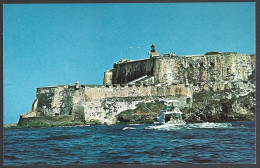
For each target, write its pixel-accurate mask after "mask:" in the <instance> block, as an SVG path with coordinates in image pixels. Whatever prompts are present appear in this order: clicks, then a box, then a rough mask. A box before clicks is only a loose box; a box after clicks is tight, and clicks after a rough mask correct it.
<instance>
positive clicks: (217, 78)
mask: <svg viewBox="0 0 260 168" xmlns="http://www.w3.org/2000/svg"><path fill="white" fill-rule="evenodd" d="M149 54H150V58H148V59H143V60H138V61H130V60H125V59H124V60H121V61H120V62H118V63H115V64H114V66H113V69H111V70H108V71H106V72H104V80H103V85H95V86H93V85H79V83H78V82H76V84H75V85H59V86H56V87H44V88H37V93H36V99H35V101H34V102H33V105H32V112H30V113H25V114H24V115H23V116H22V117H24V118H26V117H41V116H71V115H74V114H75V113H82V114H84V118H85V121H86V122H89V121H91V120H99V121H100V122H101V123H108V124H113V123H115V122H116V115H117V114H119V113H120V112H122V111H125V110H128V109H134V108H136V105H137V104H138V103H140V102H151V101H156V100H167V99H169V100H172V99H174V100H178V101H179V103H176V104H175V105H176V106H177V107H191V106H192V101H193V98H192V96H193V93H195V92H200V91H202V90H206V91H208V90H211V91H219V90H225V89H229V90H230V89H232V88H233V87H234V85H237V83H238V82H240V83H241V82H242V83H246V82H247V80H248V78H249V77H250V76H252V75H254V69H255V55H250V54H237V53H234V52H232V53H218V52H208V53H206V54H205V55H193V56H177V55H176V54H164V55H162V56H159V54H158V53H157V52H156V51H155V50H153V51H152V50H151V52H149Z"/></svg>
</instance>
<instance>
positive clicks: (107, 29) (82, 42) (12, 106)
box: [3, 3, 255, 124]
mask: <svg viewBox="0 0 260 168" xmlns="http://www.w3.org/2000/svg"><path fill="white" fill-rule="evenodd" d="M3 19H4V58H3V59H4V124H7V123H13V122H17V121H18V119H19V115H20V114H23V113H24V112H26V111H30V110H31V104H32V102H33V101H34V99H35V96H36V88H37V87H45V86H53V85H61V84H74V83H75V81H76V80H78V81H79V83H80V84H102V81H103V72H104V71H106V70H108V69H112V67H113V63H114V62H117V61H119V60H120V59H121V58H126V59H132V60H136V59H144V58H148V51H149V49H150V46H151V44H152V43H153V44H154V45H155V46H156V50H157V51H158V52H159V53H160V54H163V53H169V52H171V53H176V54H177V55H192V54H204V53H205V52H207V51H219V52H231V51H233V52H238V53H255V4H254V3H153V4H136V3H133V4H17V5H16V4H7V5H6V4H5V5H4V16H3Z"/></svg>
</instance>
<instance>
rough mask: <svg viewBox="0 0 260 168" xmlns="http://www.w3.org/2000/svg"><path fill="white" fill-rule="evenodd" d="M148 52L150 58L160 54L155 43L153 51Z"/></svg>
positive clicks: (152, 47) (152, 46)
mask: <svg viewBox="0 0 260 168" xmlns="http://www.w3.org/2000/svg"><path fill="white" fill-rule="evenodd" d="M148 54H149V56H150V58H152V57H158V56H159V53H158V52H157V51H156V50H155V46H154V45H153V44H152V45H151V51H149V52H148Z"/></svg>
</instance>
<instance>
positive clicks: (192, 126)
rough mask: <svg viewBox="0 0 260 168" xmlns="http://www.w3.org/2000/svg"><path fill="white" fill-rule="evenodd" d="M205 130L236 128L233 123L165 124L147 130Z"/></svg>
mask: <svg viewBox="0 0 260 168" xmlns="http://www.w3.org/2000/svg"><path fill="white" fill-rule="evenodd" d="M205 128H212V129H214V128H218V129H220V128H223V129H224V128H234V127H233V126H232V124H231V123H209V122H206V123H194V124H185V125H171V124H165V125H153V126H148V127H146V128H145V129H155V130H166V131H170V130H176V129H205Z"/></svg>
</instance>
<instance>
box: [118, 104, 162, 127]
mask: <svg viewBox="0 0 260 168" xmlns="http://www.w3.org/2000/svg"><path fill="white" fill-rule="evenodd" d="M136 106H137V107H136V108H135V109H133V110H126V111H123V112H121V113H120V114H118V115H117V116H116V117H117V120H118V121H120V122H128V123H151V122H152V123H153V122H154V121H156V118H157V117H158V115H159V112H160V110H161V109H163V108H164V104H163V102H160V101H155V102H149V103H139V104H137V105H136Z"/></svg>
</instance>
